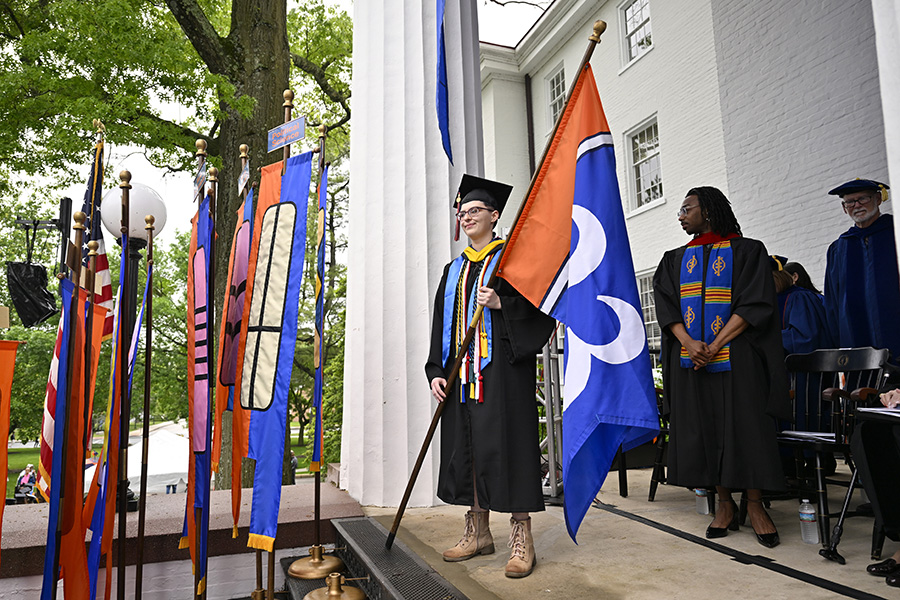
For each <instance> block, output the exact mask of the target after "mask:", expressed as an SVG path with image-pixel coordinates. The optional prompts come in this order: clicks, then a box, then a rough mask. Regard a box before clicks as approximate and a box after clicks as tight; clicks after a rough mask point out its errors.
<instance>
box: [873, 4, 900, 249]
mask: <svg viewBox="0 0 900 600" xmlns="http://www.w3.org/2000/svg"><path fill="white" fill-rule="evenodd" d="M872 17H873V20H874V22H875V51H876V52H877V53H878V82H879V85H880V87H881V110H882V111H883V113H884V141H885V146H886V147H887V162H888V175H889V176H890V177H889V181H887V182H886V183H887V184H888V185H889V186H891V200H893V203H896V202H897V200H896V199H897V198H898V197H900V196H898V195H897V194H898V192H900V114H898V112H897V107H898V106H900V62H898V60H897V57H898V56H900V3H898V1H897V0H872ZM892 212H893V213H894V215H896V216H895V217H894V218H895V219H900V210H897V209H896V208H894V209H893V211H892ZM898 225H900V223H897V222H895V223H894V236H895V237H896V239H897V257H898V260H900V226H898Z"/></svg>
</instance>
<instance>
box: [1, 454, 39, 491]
mask: <svg viewBox="0 0 900 600" xmlns="http://www.w3.org/2000/svg"><path fill="white" fill-rule="evenodd" d="M40 461H41V449H40V448H10V449H9V467H8V473H9V474H8V477H7V479H6V497H7V498H12V496H13V491H14V490H15V488H16V478H17V477H18V476H19V473H21V472H22V469H24V468H25V465H27V464H29V463H31V464H33V465H34V468H35V470H37V467H38V463H39V462H40Z"/></svg>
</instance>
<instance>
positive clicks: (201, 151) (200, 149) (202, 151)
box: [194, 138, 206, 156]
mask: <svg viewBox="0 0 900 600" xmlns="http://www.w3.org/2000/svg"><path fill="white" fill-rule="evenodd" d="M194 146H196V148H197V156H206V140H204V139H203V138H200V139H199V140H197V141H196V142H194Z"/></svg>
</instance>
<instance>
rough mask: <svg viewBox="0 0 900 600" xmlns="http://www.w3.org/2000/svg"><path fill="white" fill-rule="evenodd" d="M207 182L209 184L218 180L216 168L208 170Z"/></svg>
mask: <svg viewBox="0 0 900 600" xmlns="http://www.w3.org/2000/svg"><path fill="white" fill-rule="evenodd" d="M209 180H210V182H212V181H218V180H219V170H218V169H217V168H215V167H210V168H209Z"/></svg>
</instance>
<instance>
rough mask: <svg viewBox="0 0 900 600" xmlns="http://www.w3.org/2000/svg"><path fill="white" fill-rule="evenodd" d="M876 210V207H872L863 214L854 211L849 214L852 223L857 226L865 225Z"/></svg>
mask: <svg viewBox="0 0 900 600" xmlns="http://www.w3.org/2000/svg"><path fill="white" fill-rule="evenodd" d="M877 210H878V207H877V206H874V205H873V206H872V207H871V208H869V209H868V210H866V211H865V212H862V211H860V210H857V209H854V210H853V212H851V213H850V218H851V219H853V222H854V223H856V224H857V225H859V224H860V223H865V222H866V221H868V220H869V219H871V218H872V217H873V216H874V215H875V212H876V211H877Z"/></svg>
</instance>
